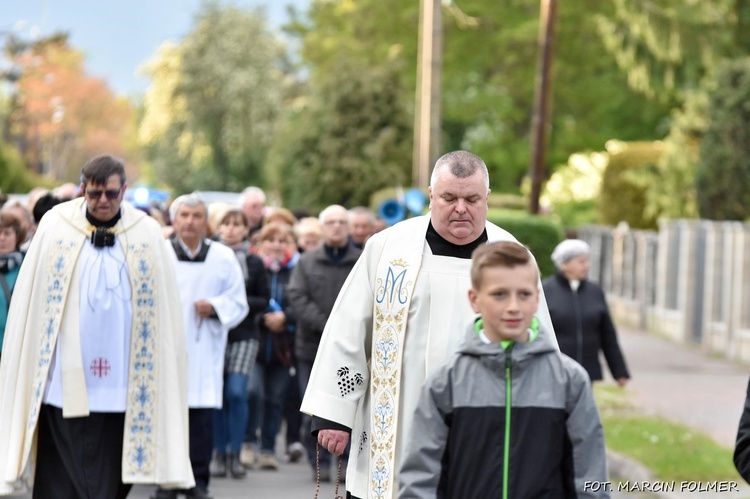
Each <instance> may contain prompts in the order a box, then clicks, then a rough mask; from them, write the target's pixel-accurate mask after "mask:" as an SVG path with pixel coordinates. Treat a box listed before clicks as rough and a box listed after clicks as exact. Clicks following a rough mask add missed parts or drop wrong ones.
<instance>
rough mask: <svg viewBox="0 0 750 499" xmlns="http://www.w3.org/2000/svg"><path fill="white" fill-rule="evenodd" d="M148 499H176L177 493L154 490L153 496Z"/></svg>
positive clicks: (174, 491)
mask: <svg viewBox="0 0 750 499" xmlns="http://www.w3.org/2000/svg"><path fill="white" fill-rule="evenodd" d="M149 499H177V491H176V490H166V489H156V492H155V493H154V495H152V496H151V497H150V498H149Z"/></svg>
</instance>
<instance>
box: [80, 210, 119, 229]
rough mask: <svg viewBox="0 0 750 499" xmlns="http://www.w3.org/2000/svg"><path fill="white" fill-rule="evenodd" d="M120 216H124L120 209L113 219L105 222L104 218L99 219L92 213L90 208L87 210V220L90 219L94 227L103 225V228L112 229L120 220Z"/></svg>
mask: <svg viewBox="0 0 750 499" xmlns="http://www.w3.org/2000/svg"><path fill="white" fill-rule="evenodd" d="M120 218H122V212H121V211H119V210H118V212H117V214H116V215H115V216H114V217H112V219H111V220H107V221H106V222H104V221H102V220H99V219H98V218H96V217H95V216H94V215H92V214H91V213H89V210H86V220H88V221H89V223H90V224H91V225H93V226H94V227H97V228H99V227H103V228H106V229H111V228H112V227H114V226H115V225H117V222H119V221H120Z"/></svg>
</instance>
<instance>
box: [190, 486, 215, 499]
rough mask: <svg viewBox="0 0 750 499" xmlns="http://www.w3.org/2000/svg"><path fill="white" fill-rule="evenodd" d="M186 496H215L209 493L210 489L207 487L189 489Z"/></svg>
mask: <svg viewBox="0 0 750 499" xmlns="http://www.w3.org/2000/svg"><path fill="white" fill-rule="evenodd" d="M185 497H187V498H188V499H214V498H213V497H211V496H210V495H208V491H207V490H206V489H201V488H199V487H195V488H192V489H190V490H188V491H187V492H186V493H185Z"/></svg>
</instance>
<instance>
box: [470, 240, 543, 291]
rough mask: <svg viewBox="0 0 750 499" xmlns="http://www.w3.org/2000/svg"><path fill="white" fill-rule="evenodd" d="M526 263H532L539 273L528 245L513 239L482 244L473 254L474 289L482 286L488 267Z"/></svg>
mask: <svg viewBox="0 0 750 499" xmlns="http://www.w3.org/2000/svg"><path fill="white" fill-rule="evenodd" d="M524 265H532V266H533V267H534V269H536V271H537V274H538V273H539V269H537V267H536V262H534V259H533V258H532V257H531V253H529V250H528V248H526V246H523V245H522V244H519V243H516V242H513V241H496V242H493V243H487V244H482V245H481V246H479V247H478V248H477V249H475V250H474V252H473V253H472V254H471V286H472V287H473V288H474V289H480V288H481V287H482V277H483V275H484V270H485V269H487V268H493V267H507V268H513V267H518V266H524Z"/></svg>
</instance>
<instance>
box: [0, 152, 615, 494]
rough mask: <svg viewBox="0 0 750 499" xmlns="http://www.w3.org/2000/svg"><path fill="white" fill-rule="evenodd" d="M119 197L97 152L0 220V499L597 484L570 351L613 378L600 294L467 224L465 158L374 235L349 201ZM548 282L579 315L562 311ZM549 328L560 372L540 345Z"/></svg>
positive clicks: (483, 202)
mask: <svg viewBox="0 0 750 499" xmlns="http://www.w3.org/2000/svg"><path fill="white" fill-rule="evenodd" d="M126 190H127V179H126V174H125V168H124V164H123V162H122V161H121V160H119V159H117V158H114V157H112V156H107V155H103V156H97V157H95V158H92V159H91V160H90V161H89V162H88V163H86V165H84V167H83V170H82V176H81V183H80V185H72V184H71V185H66V186H61V188H60V189H56V190H53V191H49V192H45V191H43V190H35V191H32V192H31V193H29V196H28V203H27V204H24V203H23V202H19V201H15V200H13V201H8V202H6V203H5V205H4V206H3V207H2V208H1V209H0V284H2V287H3V293H2V294H1V295H0V306H1V307H0V339H2V335H3V334H4V335H5V339H4V341H0V348H2V349H1V350H0V495H2V494H7V493H12V492H14V491H17V490H19V488H21V487H23V486H26V487H28V488H32V489H33V495H34V497H35V498H53V497H54V498H68V497H69V498H71V499H72V498H110V497H111V498H120V497H126V496H127V494H128V492H129V490H130V487H131V486H132V484H136V483H148V484H154V485H156V489H155V491H154V496H153V497H155V498H157V499H172V498H176V497H178V494H184V495H186V496H187V497H192V498H207V497H210V495H209V488H210V482H211V480H212V479H222V478H224V477H227V478H228V479H239V480H241V479H246V477H247V471H246V470H247V469H250V468H257V469H260V470H268V471H273V470H276V469H278V467H279V462H278V460H277V459H278V458H277V456H278V455H283V456H284V459H286V460H288V461H292V462H295V461H301V460H305V459H306V460H307V462H308V464H309V470H310V471H311V473H310V475H311V478H312V480H313V481H331V480H333V476H334V472H335V470H336V469H337V468H338V469H341V470H343V471H342V474H341V475H340V476H339V477H338V479H339V480H340V481H341V482H344V483H345V484H346V490H347V496H348V497H353V498H365V497H397V496H398V497H436V496H439V497H483V496H484V495H485V494H490V493H491V494H493V495H499V494H501V493H504V494H506V495H507V494H508V493H510V496H509V497H536V496H539V495H540V494H542V493H543V491H546V492H545V493H548V494H549V493H551V494H553V495H555V496H556V497H567V496H574V495H575V494H576V492H577V493H578V494H579V496H580V497H583V496H587V494H588V495H589V496H595V497H603V496H604V495H603V494H604V492H602V490H601V489H600V490H599V491H598V492H596V493H594V492H592V491H591V490H588V491H584V490H583V489H582V485H583V483H584V481H591V480H599V481H601V482H605V481H606V480H607V479H608V478H607V471H606V462H605V458H604V441H603V432H602V428H601V424H600V422H599V416H598V413H597V411H596V407H595V405H594V402H593V396H592V394H591V388H590V386H591V382H592V381H594V380H597V379H600V378H601V370H600V368H599V367H598V361H597V364H596V366H593V367H592V365H591V360H590V359H591V358H592V357H591V355H594V356H596V355H598V349H599V348H602V347H603V348H604V349H605V353H607V360H608V361H609V364H610V367H611V368H612V370H613V373H614V376H615V378H616V379H617V380H618V382H619V383H620V384H621V385H622V384H624V383H625V382H626V380H627V378H628V377H629V373H628V372H627V368H626V367H625V363H624V359H623V358H622V356H621V354H619V348H618V347H617V340H616V335H615V331H614V327H613V326H612V325H611V321H609V322H607V321H606V319H608V312H607V310H606V303H605V302H604V299H603V294H601V292H600V291H597V289H598V288H596V287H595V286H594V285H593V284H587V283H585V274H584V273H582V272H581V271H580V270H579V272H578V274H568V273H567V271H568V269H574V270H575V269H576V268H579V267H580V266H578V267H576V265H574V264H570V263H569V262H570V261H571V260H572V259H574V258H576V257H579V256H580V255H582V254H586V253H587V252H585V251H582V250H581V247H580V245H577V246H575V248H572V249H571V248H567V249H566V248H563V250H566V251H563V250H561V251H560V252H559V253H558V254H556V255H553V259H554V260H555V262H556V263H559V264H560V265H559V266H558V269H560V275H559V276H557V277H556V279H557V281H545V285H544V286H542V282H541V280H540V275H539V272H538V268H537V266H536V263H535V259H534V256H533V255H531V254H530V252H529V251H528V250H527V249H526V248H525V247H524V246H522V245H520V244H519V243H518V242H517V241H516V240H515V238H514V237H513V235H512V234H510V233H508V232H507V231H505V230H503V229H502V228H500V227H497V226H496V225H494V224H492V223H490V222H488V221H487V209H488V207H487V200H488V197H489V192H490V190H489V175H488V172H487V168H486V166H485V164H484V162H483V161H482V160H481V159H480V158H478V157H477V156H475V155H473V154H471V153H469V152H466V151H456V152H453V153H448V154H446V155H444V156H443V157H441V158H440V159H439V160H438V161H437V163H436V165H435V167H434V169H433V173H432V177H431V179H430V189H429V197H430V212H429V213H428V214H426V215H423V216H418V217H414V218H411V219H409V220H406V221H403V222H401V223H398V224H396V225H394V226H392V227H390V228H387V229H386V230H380V229H381V228H382V225H380V226H379V221H378V220H377V218H376V217H375V215H374V214H373V212H372V211H371V210H370V209H368V208H365V207H353V208H350V209H347V208H346V207H343V206H339V205H331V206H328V207H327V208H325V209H323V210H322V211H321V212H320V213H319V214H318V215H317V216H311V214H310V213H305V212H299V211H298V212H292V211H290V210H288V209H284V208H280V207H274V208H271V207H268V206H266V199H265V195H264V192H263V191H262V190H261V189H260V188H258V187H254V186H252V187H248V188H247V189H245V190H244V191H243V192H242V193H241V194H240V195H239V197H238V200H237V203H235V204H226V203H213V204H210V205H209V204H208V203H207V202H206V201H205V200H203V199H202V198H201V197H200V196H199V195H196V194H188V195H183V196H179V197H177V198H176V199H175V200H174V201H172V203H171V205H170V206H169V209H168V210H160V209H158V207H156V206H152V207H149V208H148V209H142V208H138V207H135V206H132V205H131V204H129V203H128V202H124V195H125V192H126ZM561 255H562V256H561ZM570 282H575V283H576V284H573V285H572V286H573V287H574V289H573V292H574V298H575V300H576V301H575V306H576V307H578V308H575V309H574V310H578V309H579V308H580V309H581V310H588V307H589V302H590V301H591V300H594V299H595V301H596V310H595V311H593V312H591V314H583V316H581V315H580V314H578V315H575V316H574V317H570V316H566V315H564V313H565V312H570V310H573V309H571V305H570V301H569V300H570V299H571V298H570V297H563V295H564V293H563V291H565V293H567V294H570V289H571V288H570V286H571V284H569V283H570ZM582 282H583V283H582ZM562 284H565V286H567V287H566V288H565V290H562V289H554V286H557V287H560V286H562ZM584 292H585V293H589V294H591V295H592V296H593V298H591V297H589V295H588V294H586V295H584ZM545 293H549V296H548V297H547V298H545ZM11 296H12V297H13V299H12V300H11ZM578 300H581V301H580V303H579V301H578ZM548 303H549V304H550V306H549V308H548ZM592 310H593V309H592ZM561 313H563V314H562V315H561ZM595 314H596V315H595ZM594 315H595V317H594ZM558 316H560V317H558ZM571 321H572V323H573V325H572V326H571V325H570V323H571ZM602 325H603V326H604V327H602ZM571 327H572V330H573V331H574V333H575V334H577V335H578V336H577V337H576V338H577V339H576V340H575V341H574V343H575V345H577V346H576V348H578V349H579V351H581V349H582V348H584V349H586V351H585V352H584V353H583V354H581V355H579V356H578V357H579V358H575V355H576V352H575V351H574V352H571V353H569V352H567V350H568V347H567V343H568V342H569V340H568V339H567V335H568V333H567V332H566V336H560V337H556V335H555V332H556V330H557V329H558V328H560V329H563V330H565V331H567V330H569V329H571ZM467 328H468V329H467ZM463 331H466V334H462V332H463ZM571 334H573V333H571ZM581 335H583V337H585V338H584V339H581ZM590 335H593V336H596V337H597V338H602V339H595V340H592V341H588V339H587V338H588V337H589V336H590ZM558 338H559V343H560V346H559V347H558ZM589 343H590V344H591V345H593V347H591V348H594V350H595V353H594V354H591V353H590V352H589V348H590V347H589V346H587V345H588V344H589ZM564 345H565V347H564V348H563V346H564ZM581 345H583V347H582V346H581ZM561 348H562V350H563V352H565V353H569V355H571V356H573V357H574V358H575V360H577V361H578V362H575V361H573V360H571V359H570V358H568V357H567V356H562V355H561V353H560V349H561ZM612 352H615V353H612ZM579 353H580V352H579ZM618 355H619V356H618ZM580 364H583V367H582V366H581V365H580ZM513 369H516V371H513ZM511 371H513V373H512V375H511ZM530 387H531V388H530ZM487 393H491V394H492V395H491V396H490V397H487V396H485V395H486V394H487ZM451 394H458V395H460V396H453V395H451ZM540 404H541V405H540ZM542 406H543V407H544V409H540V407H542ZM511 407H512V408H513V410H514V411H520V412H519V413H518V414H517V415H514V419H513V426H511V418H510V414H511V413H510V412H508V411H510V408H511ZM513 414H515V413H513ZM449 421H452V422H453V423H452V424H448V422H449ZM516 425H518V426H516ZM532 427H534V428H537V429H539V428H540V427H543V428H544V431H530V430H529V428H532ZM282 428H285V431H286V435H285V439H284V441H285V442H286V449H281V450H279V449H277V448H276V445H277V436H278V435H279V432H280V431H282ZM503 428H504V429H503ZM524 428H526V430H524ZM489 435H492V438H487V437H488V436H489ZM509 438H512V439H513V441H514V442H515V441H517V442H520V443H517V444H516V443H514V444H511V443H510V442H509V440H508V439H509ZM525 446H528V447H525ZM503 448H505V453H504V454H503V452H504V451H503ZM532 448H533V451H529V450H523V449H532ZM508 449H512V450H511V451H509V450H508ZM540 452H542V453H543V454H544V458H543V459H541V458H540V457H539V453H540ZM488 456H494V457H492V458H491V459H490V458H489V457H488ZM503 456H505V457H504V458H503ZM496 458H497V459H496ZM485 460H486V462H485ZM508 460H511V461H512V463H513V464H512V465H511V469H518V470H523V472H522V473H521V472H519V473H515V474H513V473H511V474H510V475H509V474H508V467H507V461H508ZM503 463H505V465H506V467H505V468H504V469H503V466H502V464H503ZM339 466H340V468H339ZM540 466H543V467H544V473H541V474H540V473H539V472H538V469H539V467H540ZM496 468H497V469H496ZM542 476H543V477H545V478H544V479H543V480H542V479H541V477H542ZM311 490H312V489H311ZM493 491H496V492H497V493H495V492H493ZM549 491H557V492H554V493H552V492H549ZM558 493H559V494H558Z"/></svg>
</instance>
